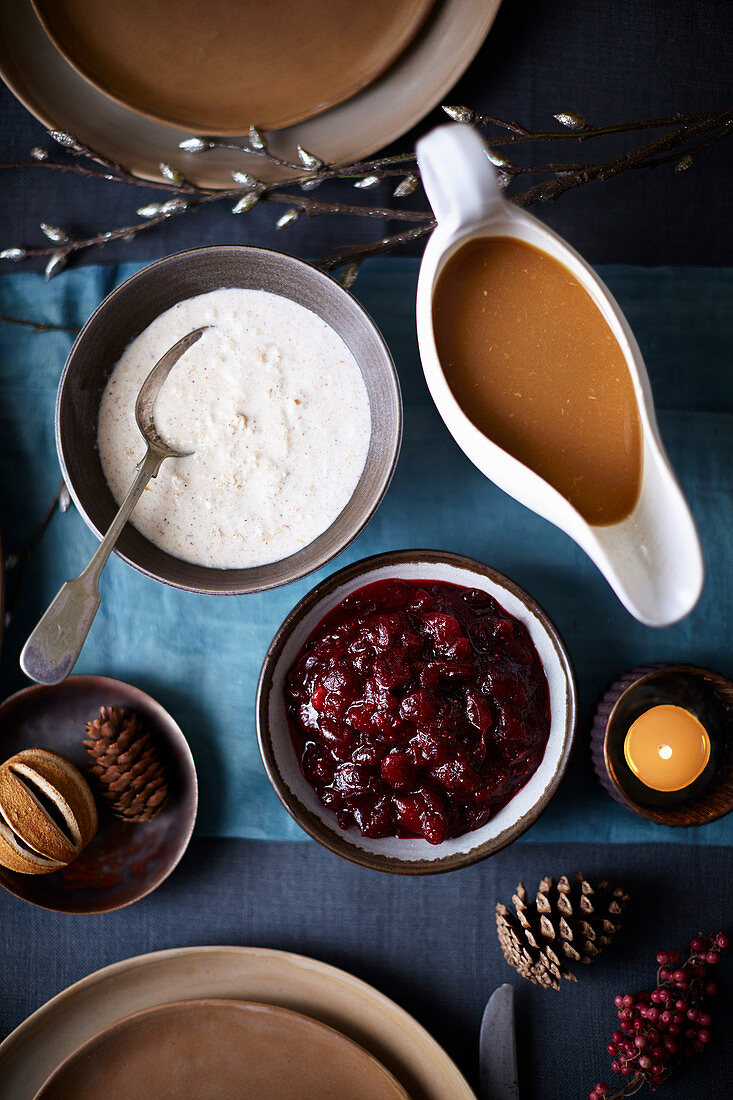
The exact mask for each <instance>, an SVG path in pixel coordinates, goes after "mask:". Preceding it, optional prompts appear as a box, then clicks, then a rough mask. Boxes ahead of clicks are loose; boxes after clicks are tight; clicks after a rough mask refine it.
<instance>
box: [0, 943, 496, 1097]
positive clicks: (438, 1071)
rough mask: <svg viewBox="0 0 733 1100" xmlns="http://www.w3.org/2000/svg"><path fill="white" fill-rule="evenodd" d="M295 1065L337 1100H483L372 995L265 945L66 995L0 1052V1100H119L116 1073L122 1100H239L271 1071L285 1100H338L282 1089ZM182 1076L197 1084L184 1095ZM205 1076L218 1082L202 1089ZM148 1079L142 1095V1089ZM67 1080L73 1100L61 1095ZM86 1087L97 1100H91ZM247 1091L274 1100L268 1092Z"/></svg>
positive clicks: (134, 971)
mask: <svg viewBox="0 0 733 1100" xmlns="http://www.w3.org/2000/svg"><path fill="white" fill-rule="evenodd" d="M252 1002H255V1003H254V1004H253V1003H252ZM283 1010H288V1011H283ZM296 1013H298V1014H300V1015H297V1016H296V1015H295V1014H296ZM332 1029H333V1030H332ZM258 1036H259V1037H258ZM253 1040H254V1041H255V1042H256V1043H257V1044H258V1049H259V1054H258V1051H257V1049H253V1046H252V1043H253ZM229 1043H231V1047H229V1046H228V1044H229ZM194 1044H195V1045H196V1049H200V1050H201V1052H202V1054H203V1055H204V1056H203V1057H202V1059H201V1061H200V1064H199V1065H198V1067H197V1066H196V1065H193V1064H189V1063H190V1062H191V1058H190V1049H189V1048H190V1047H191V1046H192V1045H194ZM217 1052H218V1059H217ZM273 1052H274V1058H273ZM278 1052H279V1053H280V1057H279V1058H278V1057H277V1055H278ZM318 1052H320V1056H319V1057H316V1058H314V1057H313V1055H314V1054H317V1053H318ZM288 1060H291V1061H294V1062H295V1063H297V1064H299V1065H300V1067H301V1072H302V1074H303V1077H302V1078H301V1083H302V1081H303V1080H305V1075H306V1074H316V1075H317V1074H318V1073H321V1074H323V1073H325V1074H326V1077H325V1078H324V1077H323V1076H321V1078H320V1079H318V1077H316V1080H319V1088H320V1087H321V1086H323V1087H324V1089H325V1087H326V1086H327V1079H328V1075H329V1074H330V1075H331V1077H330V1079H331V1080H333V1078H334V1072H335V1075H336V1078H337V1080H338V1083H339V1087H340V1089H341V1092H340V1095H342V1096H343V1095H345V1094H346V1093H345V1092H344V1082H345V1081H347V1080H348V1082H349V1086H348V1094H349V1096H351V1095H353V1096H355V1097H356V1096H370V1098H371V1097H373V1098H374V1100H377V1098H378V1100H400V1098H404V1097H405V1096H409V1097H410V1100H445V1098H446V1097H451V1100H475V1097H474V1094H473V1092H472V1091H471V1089H470V1087H469V1085H468V1084H467V1082H466V1080H465V1078H464V1077H463V1076H462V1075H461V1073H460V1072H459V1070H458V1069H457V1067H456V1066H455V1064H454V1063H453V1062H452V1061H451V1059H450V1058H449V1057H448V1055H447V1054H446V1053H445V1051H443V1050H442V1049H441V1047H440V1046H439V1045H438V1044H437V1043H436V1042H435V1040H434V1039H433V1038H431V1036H430V1035H429V1034H428V1033H427V1032H426V1031H425V1030H424V1029H423V1028H422V1027H420V1025H419V1024H418V1023H417V1021H416V1020H414V1019H413V1018H412V1017H411V1016H409V1015H408V1014H407V1013H406V1012H404V1011H403V1010H402V1009H401V1008H399V1007H398V1006H397V1005H396V1004H395V1003H394V1002H393V1001H390V1000H389V999H388V998H387V997H384V996H383V995H382V994H381V993H378V992H377V990H376V989H373V988H372V987H371V986H369V985H366V984H365V983H364V982H361V981H359V980H358V979H357V978H355V977H353V976H352V975H351V974H347V973H346V972H345V971H343V970H338V969H336V968H335V967H332V966H327V965H325V964H324V963H321V962H318V961H317V960H315V959H309V958H305V957H303V956H301V955H291V954H288V953H285V952H282V951H272V950H268V949H265V948H256V947H189V948H180V949H176V950H172V951H159V952H156V953H154V954H152V955H141V956H138V957H137V958H133V959H126V960H124V961H123V962H119V963H115V964H114V965H113V966H109V967H106V968H105V969H104V970H100V971H98V972H97V973H95V974H91V975H90V976H89V977H87V978H84V979H83V980H82V981H80V982H77V983H76V984H75V985H72V986H70V987H69V988H68V989H66V990H64V992H62V993H60V994H58V996H56V997H54V998H53V999H52V1000H50V1001H49V1002H48V1003H47V1004H45V1005H43V1006H42V1007H41V1008H39V1009H38V1011H37V1012H34V1013H33V1015H32V1016H30V1017H29V1018H28V1019H27V1020H26V1021H25V1022H24V1023H22V1024H21V1025H20V1026H19V1027H17V1028H16V1029H15V1031H14V1032H12V1034H11V1035H9V1036H8V1037H7V1039H5V1041H4V1042H3V1043H0V1100H11V1098H12V1100H17V1098H18V1097H20V1096H23V1097H33V1096H36V1097H38V1100H41V1098H43V1100H62V1098H63V1097H67V1096H71V1095H73V1096H74V1100H81V1098H82V1097H86V1096H91V1095H94V1096H99V1095H103V1096H105V1097H106V1098H107V1100H113V1098H114V1097H115V1096H117V1095H118V1093H116V1092H115V1091H114V1089H115V1087H116V1085H115V1074H116V1073H118V1072H123V1074H124V1075H125V1083H126V1084H125V1087H126V1091H125V1092H124V1095H125V1096H137V1095H142V1094H146V1095H148V1094H149V1095H155V1096H159V1097H165V1096H169V1095H170V1096H176V1097H178V1098H179V1100H180V1097H181V1095H185V1096H189V1095H199V1096H201V1095H206V1096H207V1097H216V1096H231V1095H234V1094H237V1095H238V1093H236V1092H232V1090H231V1089H229V1091H226V1089H227V1087H228V1086H227V1077H226V1075H227V1074H231V1073H232V1072H235V1073H236V1072H239V1073H240V1075H241V1082H242V1085H249V1084H252V1083H253V1082H255V1081H257V1078H256V1077H255V1076H250V1074H252V1075H254V1074H264V1075H265V1076H264V1080H265V1081H268V1080H269V1082H270V1083H272V1082H276V1083H277V1084H278V1085H279V1086H280V1092H279V1093H277V1095H278V1096H279V1097H280V1098H281V1100H288V1098H292V1097H296V1096H297V1097H298V1100H306V1098H307V1097H310V1096H315V1095H317V1096H318V1100H323V1098H327V1097H329V1096H332V1095H334V1096H335V1095H339V1094H338V1093H336V1094H334V1093H331V1092H328V1091H323V1092H319V1093H313V1092H312V1091H307V1090H305V1089H304V1088H298V1089H297V1090H296V1091H295V1092H292V1091H288V1089H287V1088H286V1087H285V1086H284V1085H283V1084H282V1082H283V1076H282V1075H283V1074H284V1073H287V1066H285V1065H284V1066H280V1065H279V1062H283V1063H287V1062H288ZM156 1063H157V1065H156ZM123 1064H124V1070H123ZM268 1065H269V1067H270V1068H269V1071H268ZM166 1066H167V1067H168V1076H167V1078H166V1082H167V1084H166V1087H167V1090H168V1091H165V1089H164V1088H161V1089H158V1087H157V1086H158V1084H159V1081H158V1079H157V1078H156V1079H155V1081H154V1082H153V1084H155V1087H154V1088H153V1087H147V1086H150V1085H151V1081H152V1080H153V1079H152V1078H151V1077H150V1076H149V1074H160V1073H161V1071H162V1072H165V1069H166ZM146 1067H147V1068H146ZM184 1067H186V1068H187V1072H188V1073H189V1074H190V1075H192V1076H191V1080H190V1081H189V1083H188V1085H187V1087H188V1088H189V1091H188V1092H185V1093H181V1092H180V1091H176V1088H177V1087H178V1086H179V1085H180V1081H181V1076H180V1068H184ZM202 1072H207V1073H209V1074H210V1075H212V1074H213V1078H212V1077H211V1076H210V1077H209V1078H208V1079H207V1081H206V1087H201V1076H200V1075H201V1073H202ZM145 1073H147V1074H148V1076H146V1077H145V1078H144V1079H145V1081H146V1087H136V1085H139V1082H140V1080H141V1077H140V1074H145ZM136 1074H137V1075H138V1076H135V1075H136ZM217 1075H218V1076H219V1084H220V1085H221V1086H222V1088H220V1089H219V1091H215V1089H214V1088H213V1084H216V1083H217V1082H216V1078H217ZM102 1080H103V1081H104V1085H103V1086H101V1085H100V1081H102ZM359 1080H360V1081H361V1082H362V1084H363V1088H362V1091H361V1092H359V1091H358V1088H357V1086H356V1084H355V1082H358V1081H359ZM70 1081H71V1082H72V1086H71V1087H72V1092H71V1093H70V1092H68V1089H67V1091H63V1090H64V1089H65V1088H66V1087H67V1085H68V1084H69V1082H70ZM212 1082H213V1083H212ZM197 1084H198V1089H199V1090H198V1092H196V1086H197ZM88 1085H89V1087H91V1088H92V1089H93V1090H96V1091H93V1092H91V1093H90V1092H89V1091H84V1089H87V1086H88ZM352 1085H354V1090H353V1091H352ZM359 1087H362V1086H361V1085H359ZM222 1089H223V1090H224V1091H222ZM365 1090H366V1091H365ZM246 1091H247V1092H248V1094H249V1093H250V1091H251V1094H252V1095H257V1096H267V1095H271V1093H268V1092H264V1091H262V1088H261V1087H260V1083H259V1082H258V1087H253V1088H252V1089H251V1090H250V1089H247V1090H246Z"/></svg>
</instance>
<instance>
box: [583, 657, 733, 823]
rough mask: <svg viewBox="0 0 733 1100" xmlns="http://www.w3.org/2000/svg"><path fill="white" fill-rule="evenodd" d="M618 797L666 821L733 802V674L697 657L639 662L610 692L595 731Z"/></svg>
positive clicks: (716, 813)
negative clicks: (704, 664)
mask: <svg viewBox="0 0 733 1100" xmlns="http://www.w3.org/2000/svg"><path fill="white" fill-rule="evenodd" d="M591 752H592V757H593V766H594V768H595V771H596V774H597V775H598V778H599V779H600V781H601V783H602V784H603V786H604V788H605V789H606V790H607V791H608V793H609V794H610V795H611V797H612V798H614V799H615V800H616V801H617V802H620V803H621V804H622V805H623V806H626V807H627V808H628V809H630V810H633V812H634V813H637V814H639V815H640V816H641V817H645V818H647V819H649V820H650V821H655V822H656V823H657V824H660V825H673V826H674V825H676V826H689V825H704V824H706V823H707V822H709V821H714V820H715V819H716V818H719V817H723V816H724V815H725V814H727V813H728V812H729V811H730V810H731V809H732V808H733V681H731V680H728V679H727V678H726V677H724V676H720V675H719V674H718V673H716V672H712V671H711V670H710V669H705V668H699V667H697V666H696V665H683V664H668V665H655V666H647V667H642V668H636V669H634V670H632V671H631V672H628V673H626V675H625V676H622V677H621V678H620V679H619V680H617V681H616V682H615V683H614V684H612V685H611V687H610V688H609V689H608V691H607V692H606V693H605V695H604V696H603V698H602V700H601V702H600V704H599V706H598V710H597V711H596V715H595V719H594V722H593V730H592V733H591Z"/></svg>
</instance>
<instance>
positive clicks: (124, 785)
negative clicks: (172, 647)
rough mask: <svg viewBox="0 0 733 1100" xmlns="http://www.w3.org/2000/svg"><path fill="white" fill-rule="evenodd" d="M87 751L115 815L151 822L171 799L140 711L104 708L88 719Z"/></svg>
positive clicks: (160, 764)
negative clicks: (96, 716) (92, 719)
mask: <svg viewBox="0 0 733 1100" xmlns="http://www.w3.org/2000/svg"><path fill="white" fill-rule="evenodd" d="M86 734H87V739H86V740H85V741H84V745H85V746H86V750H87V752H88V753H89V755H90V756H91V758H92V760H93V764H92V765H91V767H90V771H91V773H92V775H93V776H94V777H95V779H96V780H97V783H98V785H99V787H100V789H101V793H102V797H103V798H104V800H105V801H106V803H107V804H108V806H109V807H110V809H111V810H112V813H113V814H114V815H115V817H121V818H123V819H124V820H125V821H151V820H152V818H154V817H155V816H156V814H158V813H160V811H161V810H162V809H163V807H164V806H165V804H166V802H167V801H168V780H167V776H166V772H165V768H164V766H163V763H162V761H161V759H160V755H159V753H158V749H157V747H156V745H155V741H154V740H153V736H152V734H151V733H149V732H147V731H146V730H143V729H142V727H141V725H140V721H139V719H138V716H137V714H135V713H134V712H133V713H127V712H126V711H124V710H123V709H122V707H116V706H113V707H102V708H101V710H100V712H99V717H98V718H95V719H94V721H92V722H87V726H86Z"/></svg>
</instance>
